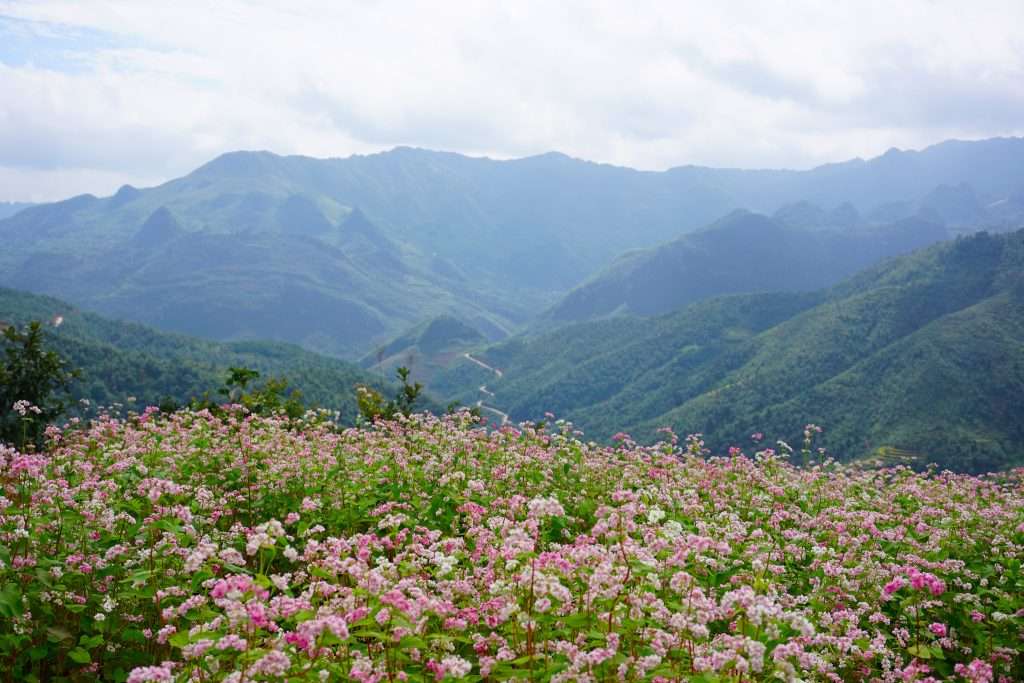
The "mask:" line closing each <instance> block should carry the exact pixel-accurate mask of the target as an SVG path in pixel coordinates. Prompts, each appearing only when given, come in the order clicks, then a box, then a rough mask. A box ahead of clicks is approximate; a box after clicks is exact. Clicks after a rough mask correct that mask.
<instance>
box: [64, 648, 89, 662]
mask: <svg viewBox="0 0 1024 683" xmlns="http://www.w3.org/2000/svg"><path fill="white" fill-rule="evenodd" d="M68 657H70V658H71V661H73V662H74V663H76V664H88V663H89V662H91V661H92V657H91V656H89V651H88V650H84V649H82V648H80V647H76V648H75V649H74V650H72V651H71V652H69V653H68Z"/></svg>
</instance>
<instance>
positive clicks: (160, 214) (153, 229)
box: [133, 206, 185, 247]
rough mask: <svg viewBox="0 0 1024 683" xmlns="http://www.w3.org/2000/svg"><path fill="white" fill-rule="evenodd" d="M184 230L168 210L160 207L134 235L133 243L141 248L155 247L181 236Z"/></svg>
mask: <svg viewBox="0 0 1024 683" xmlns="http://www.w3.org/2000/svg"><path fill="white" fill-rule="evenodd" d="M184 233H185V230H184V229H183V228H182V227H181V224H180V223H178V219H177V218H175V217H174V214H173V213H171V211H170V209H168V208H167V207H166V206H161V207H160V208H159V209H157V210H156V211H154V212H153V213H151V214H150V215H149V218H147V219H146V222H145V223H143V224H142V227H141V228H139V231H138V232H137V233H135V237H134V239H133V241H134V242H135V244H137V245H138V246H141V247H157V246H160V245H162V244H166V243H167V242H170V241H171V240H174V239H176V238H178V237H179V236H181V235H183V234H184Z"/></svg>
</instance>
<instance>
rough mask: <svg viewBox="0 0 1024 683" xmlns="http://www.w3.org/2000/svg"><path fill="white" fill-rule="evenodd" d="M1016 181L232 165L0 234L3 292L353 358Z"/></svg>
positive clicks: (387, 158)
mask: <svg viewBox="0 0 1024 683" xmlns="http://www.w3.org/2000/svg"><path fill="white" fill-rule="evenodd" d="M1022 165H1024V140H1021V139H994V140H985V141H978V142H947V143H943V144H940V145H935V146H933V147H930V148H928V149H926V150H923V151H921V152H899V151H895V150H893V151H890V152H889V153H887V154H885V155H883V156H881V157H878V158H876V159H871V160H869V161H862V160H859V159H858V160H853V161H849V162H845V163H841V164H831V165H828V166H823V167H820V168H817V169H813V170H810V171H799V172H797V171H739V170H730V169H711V168H699V167H682V168H675V169H671V170H668V171H665V172H661V173H651V172H639V171H635V170H632V169H627V168H618V167H614V166H608V165H601V164H593V163H588V162H584V161H580V160H576V159H570V158H568V157H566V156H564V155H559V154H546V155H542V156H538V157H531V158H527V159H518V160H509V161H495V160H490V159H473V158H468V157H464V156H460V155H457V154H447V153H439V152H429V151H425V150H415V149H408V148H400V149H396V150H393V151H391V152H387V153H383V154H375V155H370V156H353V157H350V158H347V159H323V160H319V159H311V158H306V157H280V156H276V155H273V154H269V153H266V152H239V153H232V154H227V155H224V156H221V157H218V158H217V159H215V160H213V161H211V162H210V163H208V164H206V165H205V166H203V167H201V168H199V169H197V170H196V171H194V172H193V173H190V174H189V175H187V176H185V177H182V178H178V179H176V180H173V181H170V182H168V183H165V184H164V185H161V186H159V187H155V188H149V189H142V190H140V189H135V188H132V187H128V186H126V187H124V188H122V189H121V190H120V191H119V192H117V194H115V195H113V196H112V197H107V198H102V199H101V198H97V197H93V196H90V195H83V196H80V197H75V198H72V199H69V200H66V201H63V202H57V203H54V204H46V205H41V206H34V207H29V208H27V209H25V210H22V211H21V212H19V213H17V214H16V215H14V216H11V217H9V218H7V219H4V220H0V241H2V242H3V243H4V246H5V249H4V250H2V251H0V284H2V285H6V286H10V287H17V288H19V289H28V290H30V291H35V292H38V293H44V294H50V295H54V296H58V297H60V298H62V299H65V300H68V301H71V302H72V303H74V304H76V305H79V306H83V307H85V308H87V309H90V310H96V311H98V312H100V313H104V314H108V315H114V316H117V317H119V318H125V319H130V320H135V321H137V322H142V323H145V324H150V325H155V326H157V327H160V328H162V329H167V330H173V331H177V332H183V333H187V334H193V335H197V336H202V337H206V338H214V339H218V340H235V339H239V338H260V339H276V340H281V341H289V342H293V343H298V344H300V345H302V346H304V347H305V348H307V349H311V350H315V351H319V352H326V353H330V354H335V355H342V356H344V357H348V358H353V359H354V358H358V357H360V356H362V355H363V354H365V353H368V352H371V351H372V350H373V349H374V348H375V347H376V346H377V345H379V344H381V343H383V342H385V341H386V340H388V339H391V338H393V337H395V336H396V335H399V334H401V333H403V332H404V331H405V330H407V329H409V328H410V327H411V326H413V325H416V324H418V323H420V322H422V321H423V320H425V319H427V318H431V317H434V316H437V315H440V314H444V313H449V314H452V315H455V316H457V317H458V318H459V319H460V320H463V321H464V322H466V323H467V324H469V325H470V326H472V327H473V328H475V329H477V330H479V331H480V332H482V333H484V334H485V335H486V336H487V337H488V338H489V339H492V340H497V339H500V338H502V337H504V336H505V335H506V334H507V333H509V332H510V331H514V330H515V329H517V328H518V327H519V326H521V325H522V324H524V323H526V322H527V321H528V320H529V319H530V318H531V317H533V316H535V315H536V314H537V312H539V311H541V310H544V309H545V308H547V307H548V306H550V305H551V304H553V303H554V302H555V301H556V300H557V298H558V297H559V296H560V295H561V294H564V292H565V291H567V290H568V289H569V288H571V287H573V286H574V285H577V284H579V283H580V282H581V281H583V280H584V278H586V277H588V276H590V275H592V274H593V273H594V272H595V271H596V270H597V269H599V268H601V267H604V266H606V265H607V264H609V263H610V262H611V261H612V260H613V259H614V258H615V257H616V256H618V255H620V254H622V253H623V252H625V251H626V250H629V249H637V248H649V247H653V246H655V245H657V244H660V243H663V242H665V241H667V240H672V239H675V238H677V237H678V236H679V235H680V234H683V233H685V232H687V231H691V230H695V229H698V228H700V227H703V226H705V225H707V224H709V223H710V222H712V221H714V220H716V219H718V218H719V217H721V216H723V215H725V214H726V213H728V212H729V211H732V210H735V209H740V208H747V209H750V210H754V211H760V212H764V213H769V214H770V213H772V212H774V211H776V210H777V209H779V208H780V207H784V206H786V205H789V204H792V203H793V202H799V201H802V200H808V201H810V202H815V203H817V204H818V205H821V206H825V207H836V208H835V209H829V210H828V211H827V212H826V214H825V216H824V218H823V220H824V221H825V225H833V224H836V223H838V224H839V225H840V226H842V225H849V224H850V221H849V220H848V219H849V218H850V216H853V222H854V223H856V222H857V221H856V217H857V216H858V215H860V216H862V217H863V221H866V222H868V223H871V222H874V223H878V224H887V223H891V222H892V221H894V220H898V219H899V218H903V217H906V216H909V215H914V214H915V213H918V212H920V211H926V212H931V213H927V215H929V216H932V217H933V218H934V219H935V220H940V221H945V222H947V223H949V224H951V225H955V224H958V222H962V221H964V220H967V221H969V223H968V224H969V225H970V226H972V227H974V228H975V229H976V228H977V227H979V226H984V225H989V224H992V225H996V224H998V225H1000V226H1002V225H1004V224H1005V223H1006V221H1007V220H1011V219H1012V217H1014V216H1016V217H1017V218H1019V217H1020V216H1021V215H1024V201H1021V198H1020V191H1021V189H1022V188H1021V182H1020V178H1019V169H1020V168H1021V167H1022ZM961 183H968V184H969V187H967V189H966V190H963V191H961V190H958V189H957V188H959V187H961ZM942 185H945V186H947V187H945V188H939V187H938V186H942ZM937 188H938V189H937ZM950 188H952V189H953V190H955V191H951V189H950ZM929 196H931V197H932V199H931V200H929V199H928V197H929ZM805 208H806V207H805ZM851 209H852V213H851ZM789 213H790V218H791V219H792V217H793V216H792V213H793V212H789ZM805 215H806V212H805ZM863 221H862V222H863ZM812 222H816V221H812ZM811 227H812V228H820V227H822V224H815V225H812V226H811ZM730 272H731V271H730ZM777 279H778V280H780V283H779V284H780V285H784V282H783V280H784V278H777ZM718 291H719V293H722V292H723V291H726V290H718Z"/></svg>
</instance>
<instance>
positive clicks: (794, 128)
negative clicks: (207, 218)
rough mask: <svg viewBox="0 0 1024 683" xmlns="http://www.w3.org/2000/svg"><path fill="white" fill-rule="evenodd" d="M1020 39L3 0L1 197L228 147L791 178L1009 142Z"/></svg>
mask: <svg viewBox="0 0 1024 683" xmlns="http://www.w3.org/2000/svg"><path fill="white" fill-rule="evenodd" d="M1021 26H1024V2H1022V1H1021V0H1002V1H1000V0H991V1H986V0H971V1H970V2H967V1H965V0H959V1H956V2H943V1H941V0H900V2H891V0H885V1H873V0H858V1H856V2H854V1H850V2H843V1H840V0H830V1H828V2H820V1H818V0H815V1H813V2H812V1H806V2H803V1H801V0H792V1H789V2H769V1H765V0H761V1H752V2H744V1H741V0H732V1H729V2H711V1H708V2H687V1H683V0H680V1H679V2H664V1H663V0H656V1H653V2H645V1H643V0H631V1H630V2H621V1H617V2H601V1H599V0H587V1H576V0H560V1H559V2H549V1H543V2H532V1H529V0H516V1H515V2H502V3H497V2H483V1H474V2H468V1H467V2H461V1H457V0H430V1H426V2H419V1H417V0H407V1H404V2H389V1H387V0H360V1H354V2H346V1H342V0H329V1H328V0H325V1H322V2H320V1H309V2H304V1H301V0H286V1H279V2H275V1H271V0H251V1H249V2H243V1H241V0H217V2H206V1H203V2H199V1H194V0H175V1H174V2H170V3H168V2H156V1H155V0H154V1H150V0H126V1H123V2H122V1H103V2H101V1H98V0H73V1H58V0H39V1H38V2H36V1H19V0H13V1H12V0H0V201H17V200H22V201H48V200H54V199H59V198H64V197H68V196H71V195H74V194H79V193H83V192H92V193H94V194H97V195H101V196H102V195H108V194H111V193H112V192H114V191H115V190H116V189H117V188H118V187H119V186H120V185H121V184H123V183H131V184H134V185H136V186H148V185H154V184H158V183H160V182H163V181H165V180H168V179H171V178H174V177H178V176H180V175H183V174H185V173H187V172H189V171H190V170H192V169H193V168H195V167H197V166H199V165H201V164H203V163H205V162H206V161H208V160H210V159H211V158H213V157H215V156H217V155H218V154H220V153H223V152H227V151H232V150H238V149H267V150H270V151H273V152H277V153H280V154H306V155H310V156H317V157H337V156H349V155H351V154H367V153H374V152H379V151H384V150H387V149H390V148H392V147H394V146H397V145H409V146H415V147H425V148H430V149H441V150H448V151H456V152H461V153H465V154H471V155H486V156H491V157H496V158H511V157H521V156H528V155H532V154H540V153H543V152H547V151H551V150H556V151H560V152H564V153H566V154H569V155H571V156H575V157H579V158H583V159H590V160H594V161H600V162H606V163H613V164H619V165H625V166H631V167H634V168H641V169H664V168H668V167H672V166H679V165H684V164H701V165H709V166H730V167H740V168H809V167H812V166H815V165H818V164H822V163H827V162H831V161H841V160H844V159H849V158H853V157H858V156H859V157H864V158H868V157H871V156H875V155H878V154H881V153H883V152H884V151H885V150H887V149H889V148H890V147H898V148H901V149H919V148H922V147H925V146H927V145H929V144H933V143H936V142H940V141H942V140H946V139H950V138H960V139H979V138H987V137H994V136H1008V135H1022V134H1024V32H1021V31H1020V27H1021Z"/></svg>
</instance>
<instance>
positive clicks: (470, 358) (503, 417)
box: [462, 353, 508, 425]
mask: <svg viewBox="0 0 1024 683" xmlns="http://www.w3.org/2000/svg"><path fill="white" fill-rule="evenodd" d="M462 355H463V356H464V357H465V359H466V360H468V361H469V362H470V363H476V364H477V365H479V366H480V367H482V368H483V369H484V370H490V371H491V372H493V373H494V375H495V376H496V377H497V378H498V379H501V378H502V377H504V373H503V372H502V371H501V370H499V369H498V368H492V367H491V366H490V365H488V364H487V363H485V362H483V361H482V360H480V359H479V358H473V356H471V355H469V353H464V354H462ZM480 393H481V394H483V395H484V396H487V397H488V398H494V392H493V391H491V390H490V389H488V388H487V385H486V384H481V385H480ZM476 407H477V408H480V409H481V410H486V411H489V412H492V413H494V414H495V415H497V416H498V417H500V418H501V424H502V425H506V424H508V413H504V412H502V411H500V410H498V409H497V408H494V407H492V406H489V405H485V404H484V400H483V399H480V400H479V401H477V402H476Z"/></svg>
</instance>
